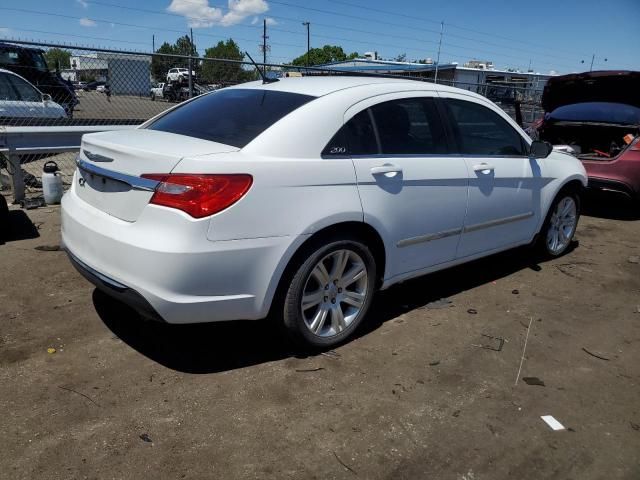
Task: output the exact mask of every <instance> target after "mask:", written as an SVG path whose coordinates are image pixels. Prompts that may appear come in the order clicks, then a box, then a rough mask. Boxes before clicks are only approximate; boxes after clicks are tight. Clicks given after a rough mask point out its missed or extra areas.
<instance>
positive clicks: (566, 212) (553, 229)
mask: <svg viewBox="0 0 640 480" xmlns="http://www.w3.org/2000/svg"><path fill="white" fill-rule="evenodd" d="M580 207H581V203H580V195H579V194H578V192H577V191H576V190H575V189H572V188H565V189H563V190H561V191H560V192H559V193H558V195H557V196H556V198H555V199H554V200H553V203H552V204H551V207H550V208H549V212H548V213H547V217H546V219H545V221H544V224H543V225H542V229H541V230H540V234H539V236H538V244H537V247H538V250H539V251H540V252H541V253H542V254H543V255H544V256H545V257H547V258H555V257H559V256H561V255H563V254H564V253H565V252H566V251H567V249H568V248H569V247H570V246H571V242H572V240H573V237H574V235H575V233H576V229H577V228H578V221H579V220H580Z"/></svg>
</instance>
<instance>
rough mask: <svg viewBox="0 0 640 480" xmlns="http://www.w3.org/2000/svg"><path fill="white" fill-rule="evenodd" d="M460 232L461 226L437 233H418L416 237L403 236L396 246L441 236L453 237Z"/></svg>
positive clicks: (400, 246) (440, 237)
mask: <svg viewBox="0 0 640 480" xmlns="http://www.w3.org/2000/svg"><path fill="white" fill-rule="evenodd" d="M460 233H462V228H452V229H451V230H444V231H442V232H437V233H429V234H427V235H419V236H417V237H411V238H405V239H403V240H400V241H399V242H398V243H396V246H397V247H398V248H403V247H408V246H410V245H415V244H417V243H424V242H432V241H433V240H440V239H442V238H447V237H453V236H454V235H459V234H460Z"/></svg>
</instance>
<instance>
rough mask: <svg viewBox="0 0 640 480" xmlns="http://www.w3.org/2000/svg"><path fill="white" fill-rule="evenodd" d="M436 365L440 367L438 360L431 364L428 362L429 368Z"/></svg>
mask: <svg viewBox="0 0 640 480" xmlns="http://www.w3.org/2000/svg"><path fill="white" fill-rule="evenodd" d="M436 365H440V360H435V361H433V362H429V366H430V367H435V366H436Z"/></svg>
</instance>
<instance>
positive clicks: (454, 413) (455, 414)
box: [451, 410, 460, 418]
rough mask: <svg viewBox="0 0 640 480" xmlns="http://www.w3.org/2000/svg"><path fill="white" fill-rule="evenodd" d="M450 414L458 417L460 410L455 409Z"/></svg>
mask: <svg viewBox="0 0 640 480" xmlns="http://www.w3.org/2000/svg"><path fill="white" fill-rule="evenodd" d="M451 416H452V417H456V418H458V417H459V416H460V410H456V411H455V412H453V413H452V414H451Z"/></svg>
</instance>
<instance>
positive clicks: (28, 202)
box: [20, 197, 47, 210]
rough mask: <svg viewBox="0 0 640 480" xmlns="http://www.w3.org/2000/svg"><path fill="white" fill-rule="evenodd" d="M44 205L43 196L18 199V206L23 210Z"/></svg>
mask: <svg viewBox="0 0 640 480" xmlns="http://www.w3.org/2000/svg"><path fill="white" fill-rule="evenodd" d="M46 205H47V204H46V203H45V202H44V197H34V198H25V199H23V200H20V207H22V208H24V209H25V210H33V209H34V208H38V207H45V206H46Z"/></svg>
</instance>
